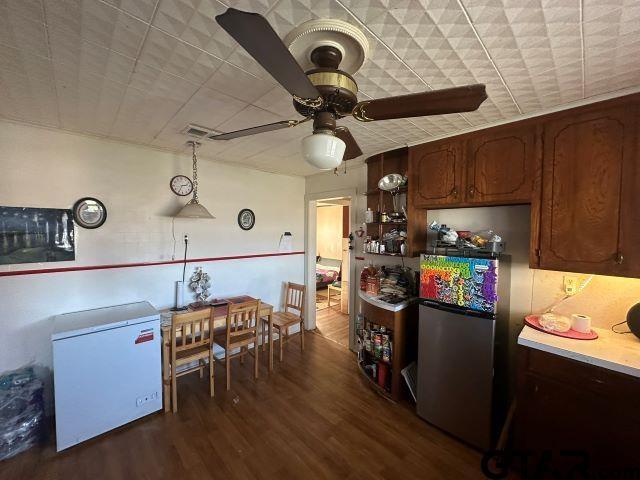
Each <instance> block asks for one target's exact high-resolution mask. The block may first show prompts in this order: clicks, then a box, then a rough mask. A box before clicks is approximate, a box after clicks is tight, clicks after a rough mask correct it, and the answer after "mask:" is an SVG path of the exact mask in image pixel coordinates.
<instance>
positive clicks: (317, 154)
mask: <svg viewBox="0 0 640 480" xmlns="http://www.w3.org/2000/svg"><path fill="white" fill-rule="evenodd" d="M346 148H347V145H346V143H344V142H343V141H342V140H341V139H339V138H338V137H336V136H334V135H330V134H328V133H314V134H313V135H309V136H308V137H305V138H303V139H302V156H303V157H304V159H305V161H306V162H307V163H308V164H309V165H312V166H314V167H316V168H319V169H320V170H333V169H334V168H336V167H338V166H339V165H340V164H341V163H342V158H343V156H344V151H345V149H346Z"/></svg>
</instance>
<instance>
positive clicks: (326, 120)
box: [209, 8, 487, 170]
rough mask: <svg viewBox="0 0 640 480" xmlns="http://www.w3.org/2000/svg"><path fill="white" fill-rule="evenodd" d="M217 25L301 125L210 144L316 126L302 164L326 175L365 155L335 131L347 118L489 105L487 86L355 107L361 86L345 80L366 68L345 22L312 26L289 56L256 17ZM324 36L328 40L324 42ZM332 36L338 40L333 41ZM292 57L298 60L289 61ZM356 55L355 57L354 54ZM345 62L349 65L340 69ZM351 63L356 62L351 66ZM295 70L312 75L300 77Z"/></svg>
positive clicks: (249, 131)
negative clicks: (272, 83) (281, 92)
mask: <svg viewBox="0 0 640 480" xmlns="http://www.w3.org/2000/svg"><path fill="white" fill-rule="evenodd" d="M216 21H217V22H218V24H219V25H220V26H221V27H222V28H223V29H224V30H226V31H227V33H229V35H231V36H232V37H233V38H234V39H235V40H236V41H237V42H238V43H239V44H240V45H241V46H242V47H243V48H244V49H245V50H246V51H247V53H248V54H249V55H251V56H252V57H253V58H254V59H255V60H256V61H257V62H258V63H259V64H260V65H261V66H262V67H263V68H264V69H265V70H266V71H267V72H269V74H271V76H272V77H273V78H274V79H275V80H276V81H277V82H278V83H280V84H281V85H282V86H283V87H284V88H285V89H286V90H287V91H288V92H289V93H290V94H291V95H292V96H293V105H294V107H295V109H296V111H297V112H298V113H300V114H301V115H302V116H303V117H304V118H303V119H301V120H285V121H281V122H275V123H270V124H266V125H260V126H257V127H251V128H246V129H243V130H237V131H234V132H228V133H223V134H220V135H214V136H211V137H209V138H211V139H213V140H231V139H234V138H239V137H245V136H248V135H255V134H257V133H263V132H270V131H274V130H279V129H283V128H290V127H295V126H297V125H300V124H302V123H305V122H307V121H310V120H313V134H312V135H309V136H308V137H305V138H304V139H303V141H302V150H303V156H304V157H305V160H307V162H309V163H310V164H312V165H314V166H316V167H318V168H320V169H323V170H329V169H332V168H335V167H337V166H338V165H340V163H341V162H342V160H343V159H344V160H350V159H352V158H356V157H358V156H360V155H362V150H360V147H359V146H358V144H357V142H356V141H355V139H354V138H353V136H352V135H351V133H350V132H349V129H348V128H346V127H344V126H337V125H336V120H338V119H340V118H343V117H346V116H348V115H352V116H353V117H354V118H355V119H356V120H359V121H361V122H371V121H376V120H389V119H395V118H409V117H422V116H427V115H442V114H446V113H458V112H470V111H473V110H476V109H477V108H478V107H479V106H480V104H481V103H482V102H483V101H484V100H485V99H486V98H487V94H486V92H485V86H484V85H482V84H476V85H466V86H463V87H454V88H447V89H443V90H434V91H427V92H421V93H412V94H408V95H400V96H395V97H387V98H381V99H374V100H365V101H362V102H358V98H357V93H358V85H357V84H356V82H355V80H354V79H353V77H352V76H351V75H350V73H355V71H356V70H357V69H358V68H359V67H360V66H361V65H362V62H363V61H364V57H365V55H366V48H367V47H366V37H365V36H364V35H363V34H362V33H361V32H360V31H359V30H357V29H356V28H355V27H353V26H352V25H350V24H348V23H347V22H343V21H340V20H312V21H311V22H307V23H313V24H314V25H311V26H307V27H306V28H303V29H302V30H301V31H298V32H297V34H296V35H294V38H293V40H292V41H291V42H289V43H290V45H289V48H287V45H285V43H284V42H283V41H282V40H281V39H280V37H279V36H278V34H277V33H276V32H275V30H274V29H273V27H271V25H270V24H269V22H268V21H267V20H266V19H265V18H264V17H263V16H262V15H260V14H257V13H250V12H243V11H241V10H237V9H235V8H229V9H227V11H226V12H225V13H223V14H221V15H218V16H216ZM301 27H303V26H301ZM323 32H324V33H326V36H325V37H322V33H323ZM336 32H339V33H340V34H342V36H341V37H340V36H338V37H336V36H335V35H334V36H332V35H333V34H336ZM292 33H294V32H292ZM319 35H320V37H319ZM290 36H291V34H289V35H288V36H287V38H289V37H290ZM301 38H303V41H302V42H301V41H300V39H301ZM340 39H343V40H344V39H346V41H340ZM296 41H297V45H295V48H294V45H293V43H294V42H296ZM301 44H302V45H303V48H302V49H301V48H300V45H301ZM354 45H355V49H354ZM290 50H291V51H290ZM294 50H295V51H296V53H297V54H298V55H297V56H298V58H299V60H296V58H295V57H294V55H293V54H292V51H294ZM354 50H360V51H357V52H356V54H354ZM344 57H347V60H348V62H343V60H344ZM354 57H357V58H356V60H355V61H354ZM299 62H300V63H303V64H307V66H309V67H310V68H309V69H308V70H306V71H304V70H303V69H302V67H301V66H300V63H299ZM341 62H342V63H347V64H348V65H347V67H343V68H345V69H349V70H350V73H348V72H347V71H345V70H341V69H340V68H339V67H340V64H341Z"/></svg>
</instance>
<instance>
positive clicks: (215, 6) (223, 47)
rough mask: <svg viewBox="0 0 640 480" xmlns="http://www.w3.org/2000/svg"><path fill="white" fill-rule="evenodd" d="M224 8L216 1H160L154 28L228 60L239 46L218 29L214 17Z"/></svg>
mask: <svg viewBox="0 0 640 480" xmlns="http://www.w3.org/2000/svg"><path fill="white" fill-rule="evenodd" d="M225 10H226V8H225V6H224V5H223V4H222V3H221V2H218V1H216V0H202V1H185V0H160V3H159V5H158V11H157V13H156V16H155V18H154V19H153V26H154V27H157V28H159V29H162V30H163V31H165V32H166V33H168V34H170V35H173V36H175V37H177V38H180V39H181V40H183V41H185V42H187V43H189V44H191V45H194V46H195V47H198V48H202V49H203V50H206V51H207V52H209V53H212V54H214V55H216V56H218V57H220V58H226V57H227V56H229V54H230V53H231V52H232V51H233V50H235V48H236V47H237V43H236V42H235V41H234V40H233V39H232V38H231V37H230V36H229V35H228V34H227V32H225V31H224V30H223V29H222V28H220V27H219V26H218V24H217V23H216V22H215V18H214V17H215V16H216V15H220V14H221V13H224V11H225Z"/></svg>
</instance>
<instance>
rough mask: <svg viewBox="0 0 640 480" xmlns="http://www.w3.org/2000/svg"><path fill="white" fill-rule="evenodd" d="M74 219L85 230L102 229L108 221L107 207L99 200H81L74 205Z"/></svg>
mask: <svg viewBox="0 0 640 480" xmlns="http://www.w3.org/2000/svg"><path fill="white" fill-rule="evenodd" d="M73 219H74V220H75V221H76V223H77V224H78V225H80V226H81V227H83V228H98V227H101V226H102V224H103V223H104V222H106V221H107V207H105V206H104V203H102V202H101V201H100V200H98V199H97V198H92V197H84V198H81V199H80V200H78V201H77V202H76V203H75V204H74V205H73Z"/></svg>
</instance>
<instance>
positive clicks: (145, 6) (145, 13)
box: [103, 0, 158, 22]
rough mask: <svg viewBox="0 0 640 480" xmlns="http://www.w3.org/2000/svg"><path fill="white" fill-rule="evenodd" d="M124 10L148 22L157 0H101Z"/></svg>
mask: <svg viewBox="0 0 640 480" xmlns="http://www.w3.org/2000/svg"><path fill="white" fill-rule="evenodd" d="M103 1H105V2H106V3H109V4H111V5H113V6H114V7H117V8H119V9H121V10H124V11H125V12H127V13H129V14H131V15H133V16H135V17H138V18H139V19H141V20H143V21H145V22H149V21H151V17H152V15H153V11H154V8H155V6H156V4H157V3H158V0H103Z"/></svg>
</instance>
